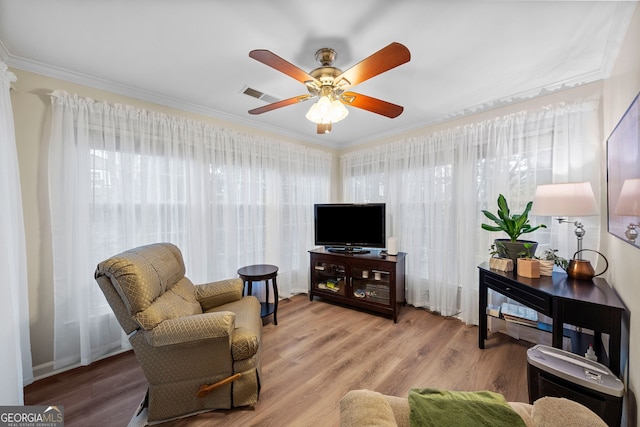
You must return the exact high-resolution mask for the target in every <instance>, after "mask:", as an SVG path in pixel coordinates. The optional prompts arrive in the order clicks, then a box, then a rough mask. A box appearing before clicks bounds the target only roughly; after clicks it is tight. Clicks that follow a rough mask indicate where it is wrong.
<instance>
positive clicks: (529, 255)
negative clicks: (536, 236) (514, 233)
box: [518, 242, 536, 258]
mask: <svg viewBox="0 0 640 427" xmlns="http://www.w3.org/2000/svg"><path fill="white" fill-rule="evenodd" d="M523 246H524V251H521V252H518V258H536V257H535V256H534V255H533V254H532V253H531V248H532V247H533V244H532V243H529V242H527V243H524V244H523Z"/></svg>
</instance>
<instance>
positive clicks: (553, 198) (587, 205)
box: [531, 182, 598, 217]
mask: <svg viewBox="0 0 640 427" xmlns="http://www.w3.org/2000/svg"><path fill="white" fill-rule="evenodd" d="M531 215H538V216H559V217H582V216H591V215H598V205H597V204H596V198H595V197H594V195H593V190H592V189H591V184H590V183H589V182H569V183H564V184H546V185H538V188H537V189H536V194H535V196H534V198H533V207H532V208H531Z"/></svg>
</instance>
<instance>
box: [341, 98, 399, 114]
mask: <svg viewBox="0 0 640 427" xmlns="http://www.w3.org/2000/svg"><path fill="white" fill-rule="evenodd" d="M341 101H342V102H343V103H344V104H346V105H350V106H352V107H356V108H361V109H363V110H367V111H371V112H372V113H377V114H380V115H382V116H386V117H389V118H391V119H393V118H395V117H398V116H399V115H400V114H402V112H403V111H404V107H401V106H400V105H396V104H392V103H390V102H387V101H383V100H381V99H377V98H372V97H370V96H367V95H362V94H359V93H355V92H345V93H343V94H342V97H341Z"/></svg>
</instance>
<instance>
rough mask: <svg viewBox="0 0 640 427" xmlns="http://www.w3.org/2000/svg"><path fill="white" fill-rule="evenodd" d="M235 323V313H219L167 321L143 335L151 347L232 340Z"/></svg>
mask: <svg viewBox="0 0 640 427" xmlns="http://www.w3.org/2000/svg"><path fill="white" fill-rule="evenodd" d="M235 323H236V315H235V313H232V312H230V311H219V312H215V313H204V314H195V315H192V316H184V317H178V318H176V319H169V320H165V321H164V322H162V323H160V324H159V325H158V326H156V327H155V328H153V329H152V330H150V331H144V332H143V333H144V334H145V338H146V340H147V342H148V343H149V345H151V346H153V347H162V346H169V345H175V344H183V343H190V342H194V341H203V340H208V339H216V338H225V337H226V338H227V339H229V340H230V338H229V337H230V336H231V334H232V333H233V330H234V328H235ZM229 342H231V341H229Z"/></svg>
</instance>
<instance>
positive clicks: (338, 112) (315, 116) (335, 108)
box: [305, 95, 349, 124]
mask: <svg viewBox="0 0 640 427" xmlns="http://www.w3.org/2000/svg"><path fill="white" fill-rule="evenodd" d="M348 115H349V110H347V107H345V106H344V104H343V103H342V102H340V100H339V99H335V98H334V97H333V96H331V95H323V96H321V97H320V99H319V100H318V102H316V103H315V104H313V105H312V106H311V108H310V109H309V111H308V112H307V114H306V115H305V117H306V118H307V120H309V121H312V122H313V123H316V124H327V123H337V122H339V121H340V120H342V119H344V118H345V117H347V116H348Z"/></svg>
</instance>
